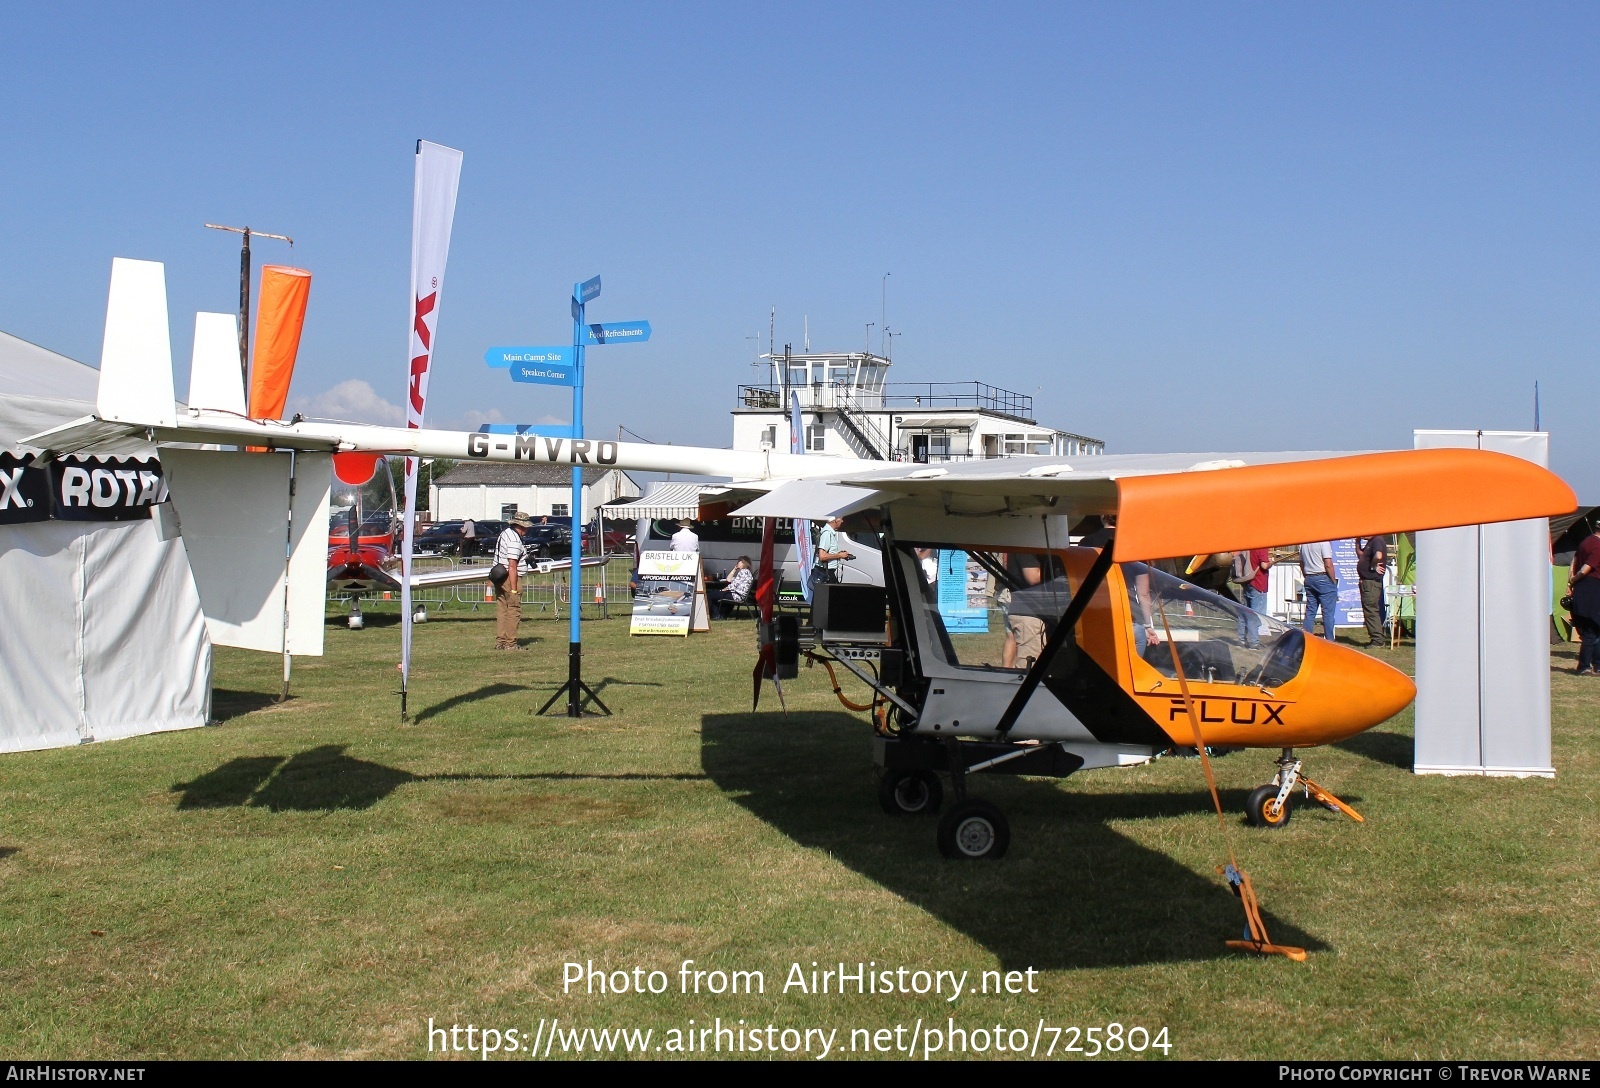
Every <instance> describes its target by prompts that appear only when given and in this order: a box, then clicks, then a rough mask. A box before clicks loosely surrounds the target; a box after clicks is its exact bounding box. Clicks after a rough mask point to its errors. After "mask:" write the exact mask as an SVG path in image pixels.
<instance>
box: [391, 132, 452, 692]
mask: <svg viewBox="0 0 1600 1088" xmlns="http://www.w3.org/2000/svg"><path fill="white" fill-rule="evenodd" d="M416 158H417V164H416V165H417V173H416V179H415V182H414V188H413V190H412V204H411V305H410V307H409V310H410V312H409V313H408V314H407V321H408V323H409V325H410V328H411V332H410V350H409V351H408V352H407V353H406V355H407V358H408V359H409V360H410V363H409V367H408V373H409V378H408V380H407V382H406V426H407V427H409V428H412V429H416V428H420V427H421V426H422V409H423V407H424V405H426V404H427V402H428V372H429V371H430V370H431V369H432V367H433V347H434V344H435V342H436V340H437V335H438V330H439V300H440V298H441V297H442V296H443V295H444V265H445V260H446V259H447V258H448V257H449V256H450V227H451V224H452V223H453V222H454V221H455V217H456V189H457V187H458V186H459V184H460V182H461V152H459V151H457V150H455V149H454V148H451V147H444V146H441V145H440V144H430V143H429V142H428V141H426V140H418V141H417V156H416ZM416 521H417V459H416V458H415V457H407V458H406V516H405V522H404V534H405V535H404V537H403V541H402V544H401V551H400V610H401V611H400V691H401V698H402V699H403V698H404V695H405V691H406V689H407V687H408V684H409V682H410V679H411V541H412V537H414V536H415V535H416V528H417V526H416Z"/></svg>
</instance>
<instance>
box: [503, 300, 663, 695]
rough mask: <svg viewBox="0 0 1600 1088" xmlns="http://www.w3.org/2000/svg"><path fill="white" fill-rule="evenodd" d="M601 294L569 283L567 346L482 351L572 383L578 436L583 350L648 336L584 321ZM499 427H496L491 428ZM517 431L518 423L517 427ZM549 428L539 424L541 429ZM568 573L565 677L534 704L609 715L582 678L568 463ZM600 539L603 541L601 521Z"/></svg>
mask: <svg viewBox="0 0 1600 1088" xmlns="http://www.w3.org/2000/svg"><path fill="white" fill-rule="evenodd" d="M599 297H600V277H599V276H595V277H594V278H593V279H588V280H584V281H583V282H582V283H575V284H573V285H572V346H571V347H566V346H561V347H500V348H490V349H489V350H488V351H487V352H485V353H484V357H483V358H484V361H485V362H486V363H488V364H489V365H490V366H493V367H505V368H506V369H507V370H508V371H509V372H510V375H511V380H512V381H514V382H525V383H531V384H536V385H570V386H571V387H572V426H571V428H570V436H571V437H572V438H582V437H583V349H584V348H585V347H599V346H601V345H605V344H642V343H644V342H645V341H646V340H648V339H650V322H648V321H611V322H603V323H600V324H594V325H590V324H586V323H585V322H584V320H583V315H584V307H586V306H587V305H588V304H589V303H590V302H592V301H594V300H595V299H597V298H599ZM491 429H493V430H499V429H500V428H491ZM519 430H520V428H519ZM548 430H550V429H549V428H540V431H541V433H545V432H547V431H548ZM570 512H571V515H572V573H571V582H570V585H571V593H570V597H571V601H570V604H571V616H572V622H571V628H570V634H569V636H568V641H567V682H566V683H565V684H563V685H561V688H560V690H558V691H557V692H556V693H555V694H554V695H552V696H550V700H549V701H548V702H546V703H545V704H544V706H542V707H540V708H539V713H540V714H544V713H546V712H547V711H548V710H549V709H550V708H551V707H552V706H554V705H555V704H556V701H557V700H558V699H560V698H561V696H562V694H563V693H565V694H566V696H567V717H569V718H578V717H582V715H583V703H584V699H585V697H587V698H588V699H590V700H592V701H593V702H594V703H595V705H596V706H598V707H599V708H600V709H601V710H602V711H604V712H605V713H607V714H610V713H611V711H610V710H609V709H607V708H606V704H605V703H603V702H601V701H600V697H599V696H598V695H596V694H595V693H594V691H593V690H592V689H591V688H590V687H589V685H587V684H585V683H584V682H583V641H582V631H581V628H580V625H579V612H580V610H581V608H582V603H583V602H582V585H583V574H582V572H583V566H582V561H583V469H582V468H581V467H579V466H578V465H574V466H573V467H572V505H571V507H570ZM600 540H601V541H602V542H603V541H604V540H605V532H604V524H603V523H602V525H601V533H600Z"/></svg>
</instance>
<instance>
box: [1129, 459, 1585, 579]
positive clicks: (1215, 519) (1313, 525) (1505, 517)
mask: <svg viewBox="0 0 1600 1088" xmlns="http://www.w3.org/2000/svg"><path fill="white" fill-rule="evenodd" d="M1117 491H1118V509H1117V539H1116V553H1117V558H1118V559H1120V560H1124V561H1127V560H1138V559H1162V558H1167V557H1170V556H1187V555H1196V554H1199V553H1202V552H1220V551H1230V550H1237V549H1239V548H1264V547H1272V546H1274V545H1279V544H1300V543H1304V542H1306V541H1316V540H1334V539H1340V538H1344V537H1350V536H1371V535H1375V534H1378V533H1391V532H1396V531H1410V530H1419V529H1445V528H1451V527H1454V526H1458V525H1480V524H1486V523H1490V522H1498V521H1522V520H1524V519H1527V518H1543V517H1551V516H1554V515H1559V514H1566V513H1571V512H1572V511H1573V510H1575V509H1577V506H1578V497H1577V495H1576V494H1574V493H1573V490H1572V488H1570V487H1569V486H1567V483H1566V481H1564V480H1562V479H1561V477H1559V476H1557V475H1556V474H1555V473H1553V472H1551V471H1550V470H1549V469H1546V468H1542V467H1541V466H1539V465H1536V464H1534V463H1533V462H1531V461H1524V460H1522V459H1521V458H1519V457H1512V456H1510V455H1509V454H1504V453H1494V452H1491V451H1489V450H1461V449H1437V450H1398V451H1394V452H1391V453H1369V454H1358V455H1355V456H1351V457H1327V458H1322V459H1319V460H1314V461H1290V462H1285V463H1282V464H1272V465H1247V466H1245V467H1242V468H1225V469H1216V470H1213V471H1210V472H1177V473H1165V474H1161V475H1155V476H1129V477H1125V478H1123V479H1120V480H1118V481H1117Z"/></svg>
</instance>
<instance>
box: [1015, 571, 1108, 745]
mask: <svg viewBox="0 0 1600 1088" xmlns="http://www.w3.org/2000/svg"><path fill="white" fill-rule="evenodd" d="M1111 552H1112V541H1109V540H1108V541H1106V546H1105V547H1104V548H1101V549H1100V554H1099V555H1098V556H1096V557H1095V561H1094V566H1092V567H1090V568H1089V575H1088V577H1086V578H1085V579H1084V580H1083V585H1081V586H1079V587H1078V592H1076V593H1074V594H1073V595H1072V601H1071V602H1070V603H1069V604H1068V605H1067V610H1066V611H1065V612H1063V613H1062V614H1061V619H1060V620H1058V621H1057V622H1056V625H1055V629H1054V630H1052V631H1051V632H1050V637H1049V639H1047V640H1046V641H1045V644H1044V649H1043V650H1041V651H1040V652H1039V659H1038V660H1037V661H1035V662H1034V663H1033V665H1032V667H1030V668H1029V669H1028V673H1027V675H1026V676H1024V677H1023V678H1022V686H1020V687H1019V688H1017V693H1016V694H1015V695H1013V696H1012V697H1011V702H1010V703H1009V704H1007V706H1006V709H1005V713H1004V714H1001V715H1000V723H999V725H997V726H996V727H995V732H996V733H997V734H998V735H999V738H1000V739H1001V740H1005V738H1006V735H1007V734H1009V733H1010V732H1011V727H1012V726H1014V725H1016V724H1017V719H1018V718H1019V717H1021V716H1022V708H1023V707H1025V706H1027V705H1028V700H1029V699H1031V698H1033V693H1034V692H1035V691H1037V690H1038V688H1039V683H1040V681H1042V680H1043V679H1044V678H1045V674H1046V673H1048V672H1049V671H1050V666H1051V664H1052V663H1053V662H1054V661H1055V659H1056V654H1057V653H1058V652H1060V650H1061V647H1062V646H1064V645H1066V642H1067V640H1068V639H1069V638H1071V637H1072V629H1073V627H1075V626H1077V623H1078V619H1079V617H1081V616H1082V615H1083V613H1084V610H1085V609H1087V608H1088V607H1089V601H1090V599H1091V598H1093V597H1094V595H1095V591H1096V590H1098V589H1099V588H1100V586H1101V585H1102V584H1103V583H1104V582H1105V580H1106V573H1107V572H1108V571H1110V570H1111Z"/></svg>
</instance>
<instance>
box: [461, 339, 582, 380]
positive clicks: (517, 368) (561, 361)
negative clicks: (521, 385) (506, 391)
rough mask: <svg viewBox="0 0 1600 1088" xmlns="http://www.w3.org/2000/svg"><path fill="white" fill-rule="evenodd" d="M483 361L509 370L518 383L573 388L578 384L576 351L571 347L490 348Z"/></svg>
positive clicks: (512, 378)
mask: <svg viewBox="0 0 1600 1088" xmlns="http://www.w3.org/2000/svg"><path fill="white" fill-rule="evenodd" d="M483 359H484V362H486V363H488V364H489V365H490V366H502V367H506V368H507V369H509V370H510V371H511V380H512V381H514V382H532V383H534V384H536V385H572V384H574V383H575V382H576V380H577V366H576V364H575V362H574V361H573V350H572V348H571V347H568V346H558V347H512V348H490V349H489V350H488V351H486V352H484V353H483Z"/></svg>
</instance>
